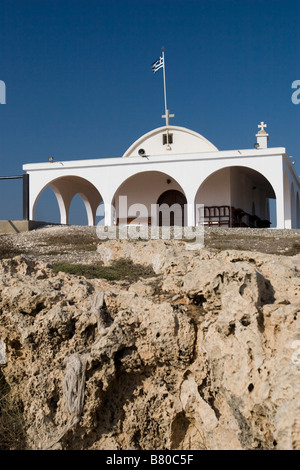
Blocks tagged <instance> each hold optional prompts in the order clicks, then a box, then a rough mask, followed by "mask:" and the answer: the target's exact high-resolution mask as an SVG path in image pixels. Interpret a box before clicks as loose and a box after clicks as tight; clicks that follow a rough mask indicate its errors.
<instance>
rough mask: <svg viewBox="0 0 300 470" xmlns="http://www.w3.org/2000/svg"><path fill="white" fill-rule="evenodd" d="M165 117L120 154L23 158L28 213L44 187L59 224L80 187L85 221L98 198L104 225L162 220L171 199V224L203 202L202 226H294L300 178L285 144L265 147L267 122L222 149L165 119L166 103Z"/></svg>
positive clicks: (299, 210)
mask: <svg viewBox="0 0 300 470" xmlns="http://www.w3.org/2000/svg"><path fill="white" fill-rule="evenodd" d="M164 117H165V120H166V122H165V125H164V126H162V127H159V128H156V129H154V130H152V131H150V132H148V133H146V134H145V135H143V136H141V137H140V138H139V139H138V140H136V141H135V142H134V143H133V144H132V145H131V146H130V147H129V148H128V149H127V150H126V151H125V152H124V154H123V155H122V156H120V157H118V158H99V159H90V160H89V159H86V160H73V161H60V162H56V161H55V160H53V161H48V162H45V163H34V164H25V165H23V170H24V171H25V173H26V174H27V175H28V179H29V219H30V220H35V208H36V204H37V201H38V199H39V197H40V196H41V194H42V193H43V191H44V190H45V189H46V188H48V187H50V188H51V189H52V190H53V192H54V194H55V196H56V198H57V202H58V206H59V211H60V223H61V224H68V213H69V208H70V204H71V201H72V199H73V197H74V196H75V195H76V194H79V195H80V196H81V197H82V199H83V202H84V205H85V208H86V211H87V218H88V224H89V225H95V221H96V215H97V211H98V210H99V207H100V206H101V207H103V206H104V213H105V218H104V225H106V226H113V225H121V224H131V223H135V224H140V225H155V226H159V225H164V223H165V222H164V221H163V219H162V217H161V213H160V210H159V208H160V207H161V206H162V205H164V204H165V205H167V206H168V207H172V205H173V204H177V205H180V207H182V209H183V210H182V215H180V216H179V217H178V215H173V216H170V217H169V219H168V220H169V221H168V223H169V224H170V225H182V226H187V227H195V226H197V225H198V224H199V223H200V213H199V210H198V208H199V207H201V206H202V205H204V213H203V212H202V217H204V219H203V221H204V224H205V225H207V226H226V227H255V228H260V227H271V228H280V229H281V228H287V229H291V228H300V184H299V179H298V177H297V175H296V174H295V171H294V167H293V162H292V161H291V159H290V157H289V156H288V155H287V152H286V149H285V148H284V147H268V140H269V135H268V133H267V131H266V124H265V123H263V122H261V123H260V124H259V125H258V128H257V132H256V143H255V145H254V147H253V148H250V149H237V150H226V151H222V150H219V149H217V148H216V147H215V145H214V144H213V143H212V142H209V141H208V140H207V139H206V138H205V137H203V136H202V135H200V134H199V133H197V132H195V131H192V130H190V129H186V128H184V127H180V126H174V125H171V124H170V122H169V120H170V119H169V118H170V117H172V115H169V111H168V110H167V109H166V114H165V116H164ZM124 201H125V202H126V204H125V203H124ZM202 207H203V206H202ZM270 207H272V208H273V209H272V210H274V211H275V215H276V217H275V219H276V220H275V222H274V221H273V222H272V221H271V220H270ZM171 214H172V212H171Z"/></svg>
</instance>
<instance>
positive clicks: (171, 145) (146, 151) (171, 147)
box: [123, 125, 218, 158]
mask: <svg viewBox="0 0 300 470" xmlns="http://www.w3.org/2000/svg"><path fill="white" fill-rule="evenodd" d="M217 151H218V149H217V147H215V146H214V145H213V144H212V143H211V142H210V141H209V140H207V139H206V138H205V137H203V136H202V135H201V134H198V133H197V132H195V131H192V130H190V129H187V128H185V127H179V126H172V125H168V126H163V127H158V128H156V129H153V130H152V131H150V132H147V133H146V134H144V135H143V136H141V137H140V138H138V139H137V140H136V141H135V142H134V143H133V144H132V145H131V146H130V147H129V148H128V149H127V150H126V152H125V153H124V155H123V157H124V158H127V157H138V156H147V155H148V156H156V155H157V156H158V155H160V156H161V155H169V156H170V157H172V154H173V155H175V154H176V155H178V154H189V153H203V152H217Z"/></svg>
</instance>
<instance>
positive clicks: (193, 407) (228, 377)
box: [0, 241, 300, 450]
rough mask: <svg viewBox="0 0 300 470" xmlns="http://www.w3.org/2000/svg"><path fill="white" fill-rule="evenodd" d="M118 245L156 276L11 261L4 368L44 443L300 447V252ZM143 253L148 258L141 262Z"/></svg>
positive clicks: (1, 330) (2, 322) (0, 291)
mask: <svg viewBox="0 0 300 470" xmlns="http://www.w3.org/2000/svg"><path fill="white" fill-rule="evenodd" d="M147 247H148V250H146V249H145V246H143V243H142V242H135V243H133V242H126V241H124V242H122V243H121V242H109V243H108V242H106V243H105V244H103V245H100V247H99V250H98V251H99V256H100V257H102V260H103V261H106V263H108V262H109V261H112V260H113V259H117V258H118V257H123V256H126V257H128V258H130V259H132V260H133V261H134V262H139V263H144V264H152V266H153V269H154V270H155V272H156V273H157V277H156V278H153V279H144V280H143V279H141V280H139V281H138V282H136V283H134V284H132V285H130V286H128V285H125V284H124V283H123V282H117V283H109V282H107V281H104V280H97V279H94V280H86V279H85V278H83V277H76V276H72V275H68V274H64V273H59V274H56V273H55V272H54V271H53V270H52V269H51V267H50V266H47V265H43V264H40V263H38V262H35V261H32V260H29V259H27V258H25V257H22V256H20V257H16V258H14V259H12V260H3V261H2V262H1V263H0V340H1V345H2V349H3V350H5V364H2V365H0V367H1V369H0V374H1V375H2V379H3V380H4V381H5V383H6V384H7V386H9V387H10V390H11V392H12V393H15V394H17V395H18V397H19V399H20V400H21V402H22V407H23V418H24V425H25V428H26V432H27V445H28V447H29V448H32V449H152V450H154V449H185V450H188V449H257V448H261V449H274V448H277V449H298V450H299V449H300V441H299V430H300V418H299V416H300V413H299V412H300V398H299V397H300V393H299V392H300V360H299V356H300V354H298V352H299V353H300V325H299V316H300V282H299V281H300V277H299V271H300V257H299V256H294V257H283V256H282V257H281V256H273V255H263V254H258V253H249V252H237V251H231V252H221V253H216V252H210V251H208V250H204V249H203V250H201V251H190V250H186V249H185V245H184V243H182V242H177V243H173V244H172V243H171V242H168V243H164V242H161V241H157V242H154V241H153V242H151V245H150V244H149V245H147ZM142 254H143V256H142Z"/></svg>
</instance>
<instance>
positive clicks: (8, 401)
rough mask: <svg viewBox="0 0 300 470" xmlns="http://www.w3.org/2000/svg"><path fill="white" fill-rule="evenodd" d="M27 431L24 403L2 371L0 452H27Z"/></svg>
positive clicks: (0, 380)
mask: <svg viewBox="0 0 300 470" xmlns="http://www.w3.org/2000/svg"><path fill="white" fill-rule="evenodd" d="M26 448H27V444H26V431H25V425H24V419H23V410H22V403H21V401H20V399H19V398H18V396H17V395H15V394H14V393H12V391H11V390H10V387H9V386H8V385H7V383H6V381H5V379H4V376H3V374H2V373H1V371H0V450H25V449H26Z"/></svg>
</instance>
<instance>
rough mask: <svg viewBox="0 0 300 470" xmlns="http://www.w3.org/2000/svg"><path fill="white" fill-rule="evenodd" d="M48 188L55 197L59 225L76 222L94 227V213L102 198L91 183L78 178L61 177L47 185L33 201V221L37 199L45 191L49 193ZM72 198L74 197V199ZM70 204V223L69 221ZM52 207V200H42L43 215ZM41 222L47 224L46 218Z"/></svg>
mask: <svg viewBox="0 0 300 470" xmlns="http://www.w3.org/2000/svg"><path fill="white" fill-rule="evenodd" d="M49 188H51V189H52V191H53V193H54V195H55V196H56V200H57V203H58V207H59V213H60V223H61V224H69V223H74V221H75V220H76V225H85V224H86V222H88V225H95V218H96V211H97V207H98V206H99V204H100V202H101V201H102V197H101V195H100V193H99V191H98V190H97V188H96V187H95V186H94V185H93V184H92V183H90V182H89V181H88V180H86V179H84V178H81V177H79V176H62V177H60V178H57V179H55V180H52V181H51V182H50V183H48V184H47V185H46V186H45V187H44V188H43V189H42V190H41V191H40V193H39V194H38V196H37V197H36V199H35V202H34V204H33V210H32V212H33V216H32V218H33V220H36V209H37V205H38V202H39V199H40V198H41V197H43V194H44V192H46V191H47V192H48V193H49ZM74 196H76V197H75V198H74ZM73 198H74V202H73ZM43 199H44V197H43ZM71 203H72V211H71V216H72V222H70V220H69V215H70V206H71ZM52 206H53V200H50V199H46V201H45V200H44V213H47V214H48V213H51V211H52ZM75 214H76V216H75ZM74 217H75V219H74ZM42 220H43V221H45V222H49V220H48V219H47V217H43V219H42Z"/></svg>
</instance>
